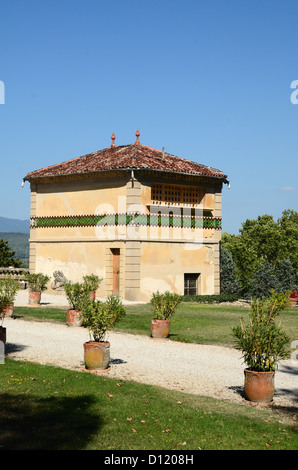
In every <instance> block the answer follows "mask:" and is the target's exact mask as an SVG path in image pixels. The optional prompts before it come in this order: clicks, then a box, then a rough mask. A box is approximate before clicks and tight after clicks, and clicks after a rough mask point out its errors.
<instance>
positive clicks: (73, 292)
mask: <svg viewBox="0 0 298 470" xmlns="http://www.w3.org/2000/svg"><path fill="white" fill-rule="evenodd" d="M64 290H65V294H66V297H67V299H68V302H69V304H70V305H69V309H68V310H67V312H66V322H67V324H68V326H81V319H80V306H81V303H82V301H83V299H84V298H85V296H86V295H89V290H88V287H87V286H86V285H85V284H84V283H80V282H71V281H65V282H64Z"/></svg>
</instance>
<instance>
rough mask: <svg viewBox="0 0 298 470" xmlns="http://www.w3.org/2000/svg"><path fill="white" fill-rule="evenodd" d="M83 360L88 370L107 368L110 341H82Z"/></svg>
mask: <svg viewBox="0 0 298 470" xmlns="http://www.w3.org/2000/svg"><path fill="white" fill-rule="evenodd" d="M84 361H85V367H86V369H88V370H95V371H96V370H98V371H103V370H107V369H108V366H109V363H110V343H109V342H108V341H106V342H104V341H102V342H96V341H87V342H86V343H84Z"/></svg>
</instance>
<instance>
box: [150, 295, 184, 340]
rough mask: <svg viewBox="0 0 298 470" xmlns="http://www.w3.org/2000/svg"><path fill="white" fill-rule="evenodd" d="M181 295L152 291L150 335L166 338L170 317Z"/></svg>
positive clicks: (168, 331)
mask: <svg viewBox="0 0 298 470" xmlns="http://www.w3.org/2000/svg"><path fill="white" fill-rule="evenodd" d="M181 300H182V297H181V296H180V295H178V294H174V293H172V292H169V291H167V292H165V293H164V294H160V293H159V291H157V292H156V293H154V294H153V295H152V298H151V305H152V307H153V318H152V319H151V337H152V338H161V339H166V338H168V336H169V333H170V318H171V316H172V315H173V313H174V311H175V309H176V307H177V305H178V304H179V303H180V302H181Z"/></svg>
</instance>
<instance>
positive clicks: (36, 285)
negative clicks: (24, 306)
mask: <svg viewBox="0 0 298 470" xmlns="http://www.w3.org/2000/svg"><path fill="white" fill-rule="evenodd" d="M25 279H26V281H27V282H28V285H29V304H30V305H38V304H39V303H40V299H41V294H42V292H44V291H45V290H46V288H47V283H48V281H49V280H50V278H49V276H47V275H46V274H42V273H32V274H27V275H26V277H25Z"/></svg>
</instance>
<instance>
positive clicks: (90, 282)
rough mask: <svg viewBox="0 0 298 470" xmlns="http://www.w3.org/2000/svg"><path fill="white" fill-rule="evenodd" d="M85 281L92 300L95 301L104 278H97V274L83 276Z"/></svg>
mask: <svg viewBox="0 0 298 470" xmlns="http://www.w3.org/2000/svg"><path fill="white" fill-rule="evenodd" d="M83 281H84V283H85V285H86V287H87V289H88V290H89V293H90V299H91V300H95V298H96V290H97V289H98V286H99V284H100V283H101V281H102V278H99V277H98V276H96V274H89V275H86V276H83Z"/></svg>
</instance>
